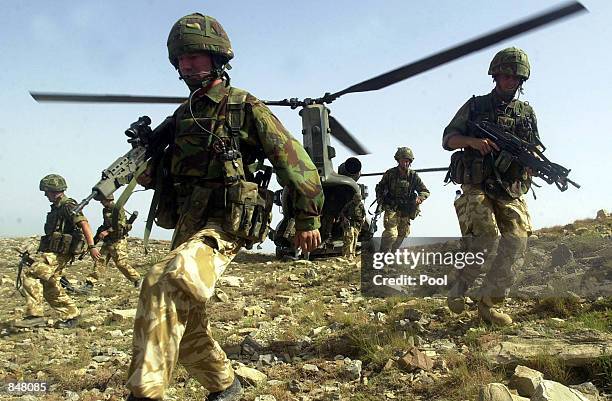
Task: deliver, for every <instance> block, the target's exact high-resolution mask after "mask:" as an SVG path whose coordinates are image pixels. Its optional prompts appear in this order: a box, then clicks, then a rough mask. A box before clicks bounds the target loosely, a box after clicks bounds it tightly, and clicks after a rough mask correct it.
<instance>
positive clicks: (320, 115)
mask: <svg viewBox="0 0 612 401" xmlns="http://www.w3.org/2000/svg"><path fill="white" fill-rule="evenodd" d="M583 11H586V8H585V7H584V6H583V5H582V4H580V3H578V2H570V3H566V4H564V5H561V6H558V7H556V8H554V9H551V10H550V11H547V12H543V13H541V14H537V15H534V16H532V17H530V18H527V19H524V20H521V21H518V22H516V23H514V24H511V25H508V26H506V27H503V28H501V29H499V30H496V31H493V32H490V33H488V34H484V35H482V36H480V37H477V38H475V39H472V40H469V41H466V42H463V43H461V44H459V45H457V46H454V47H451V48H448V49H446V50H443V51H440V52H438V53H435V54H433V55H431V56H428V57H425V58H422V59H420V60H417V61H415V62H412V63H409V64H407V65H404V66H402V67H399V68H396V69H394V70H392V71H389V72H387V73H384V74H381V75H378V76H376V77H373V78H371V79H368V80H366V81H363V82H360V83H358V84H355V85H352V86H350V87H348V88H345V89H343V90H341V91H338V92H334V93H329V92H328V93H325V94H324V95H323V96H321V97H317V98H304V99H301V100H300V99H298V98H290V99H283V100H276V101H271V100H266V101H263V102H264V103H265V104H266V105H269V106H283V107H290V108H291V109H298V108H299V109H300V110H299V115H300V117H301V119H302V135H303V145H304V148H305V149H306V151H307V153H308V154H309V156H310V157H311V159H312V161H313V162H314V165H315V166H316V168H317V170H318V173H319V175H320V177H321V182H322V186H323V191H324V195H325V203H324V206H323V210H322V217H323V218H322V222H323V225H322V227H321V233H322V244H321V246H320V247H319V248H318V249H316V250H315V251H313V252H311V254H310V255H306V256H307V257H311V258H314V257H321V256H331V255H338V254H340V253H341V249H342V229H341V226H340V222H339V221H337V218H336V217H337V216H338V215H339V214H340V210H341V208H342V206H344V205H345V204H346V203H347V202H349V200H351V199H352V198H353V196H354V195H355V194H359V195H360V196H361V198H362V199H363V200H365V199H366V198H367V196H368V188H367V187H366V186H365V185H364V184H360V183H358V182H357V181H358V180H359V178H360V176H361V175H362V174H361V168H362V165H361V162H360V161H359V159H358V158H356V157H349V158H348V159H347V160H346V161H344V162H343V163H341V164H340V165H339V166H338V170H337V171H336V170H335V169H334V165H333V159H334V158H335V156H336V151H335V149H334V147H333V146H332V144H331V136H333V137H334V138H335V139H336V140H338V141H339V142H340V143H342V144H343V145H345V146H346V147H347V148H348V149H350V150H351V152H353V153H354V154H355V155H357V156H359V155H365V154H368V153H369V152H368V151H367V150H366V148H365V147H364V146H363V145H362V144H361V143H360V142H359V141H357V139H355V138H354V137H353V136H352V135H351V134H350V133H349V132H348V131H347V130H346V129H345V128H344V127H343V126H342V125H341V124H340V122H339V121H338V120H337V119H336V118H334V117H333V116H331V115H330V110H329V108H328V107H327V105H329V104H331V103H332V102H333V101H335V100H337V99H338V98H339V97H341V96H343V95H346V94H349V93H357V92H369V91H375V90H379V89H383V88H385V87H387V86H390V85H393V84H395V83H398V82H400V81H403V80H405V79H408V78H410V77H413V76H415V75H418V74H420V73H423V72H425V71H428V70H430V69H433V68H436V67H438V66H440V65H443V64H446V63H449V62H451V61H453V60H456V59H458V58H461V57H463V56H466V55H468V54H470V53H473V52H476V51H478V50H481V49H484V48H486V47H489V46H492V45H494V44H496V43H499V42H501V41H503V40H506V39H509V38H511V37H514V36H516V35H519V34H522V33H525V32H528V31H531V30H533V29H536V28H539V27H542V26H544V25H547V24H550V23H552V22H555V21H558V20H560V19H562V18H566V17H568V16H571V15H573V14H576V13H579V12H583ZM30 94H31V95H32V97H33V98H34V99H35V100H36V101H39V102H85V103H183V102H185V101H186V100H187V98H186V97H165V96H136V95H108V94H105V95H100V94H76V93H50V92H30ZM149 122H150V120H149ZM126 133H127V132H126ZM132 167H133V166H132ZM132 167H130V169H131V170H130V169H128V170H129V172H130V174H132V175H134V174H137V172H136V169H135V168H132ZM443 170H446V168H433V169H423V170H416V171H417V172H419V171H421V172H428V171H443ZM107 171H108V170H105V172H107ZM378 174H382V173H370V174H364V175H378ZM127 181H129V179H128V180H127ZM127 181H122V182H121V184H123V185H124V184H126V183H127ZM115 189H117V188H114V189H113V190H115ZM94 192H95V191H94ZM289 196H290V195H289V191H288V190H286V189H282V190H279V191H277V192H276V193H275V203H276V204H277V205H279V206H280V207H281V208H282V212H283V218H282V220H281V221H280V223H278V224H277V226H276V227H275V229H274V230H272V231H271V235H270V237H271V239H272V240H273V241H274V243H275V245H276V253H277V256H278V257H281V258H284V257H297V256H298V252H299V251H298V250H296V249H295V248H294V245H293V235H294V233H295V229H294V220H293V217H292V216H293V213H292V210H291V207H290V205H291V202H290V200H289ZM93 197H94V193H93V192H92V195H90V197H88V198H87V199H86V200H84V201H83V202H82V204H83V205H84V204H86V203H87V202H88V201H89V200H90V199H92V198H93ZM375 231H376V227H375V224H372V222H371V221H369V220H368V219H367V218H366V221H365V222H364V224H363V226H362V229H361V232H360V234H359V243H358V246H359V247H360V246H362V244H364V246H365V244H366V243H370V240H371V239H372V237H373V235H374V233H375Z"/></svg>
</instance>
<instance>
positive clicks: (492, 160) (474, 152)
mask: <svg viewBox="0 0 612 401" xmlns="http://www.w3.org/2000/svg"><path fill="white" fill-rule="evenodd" d="M529 73H530V66H529V60H528V59H527V54H526V53H525V52H524V51H523V50H521V49H518V48H516V47H510V48H507V49H504V50H501V51H500V52H498V53H497V54H496V55H495V57H493V60H492V61H491V64H490V66H489V75H491V76H492V77H493V80H494V81H495V88H494V89H493V90H492V91H491V92H490V93H489V94H486V95H483V96H473V97H472V98H471V99H469V100H468V101H467V102H466V103H465V104H464V105H463V106H462V107H461V108H460V109H459V111H458V112H457V114H456V115H455V117H454V118H453V119H452V120H451V122H450V123H449V124H448V126H447V127H446V128H445V129H444V135H443V139H442V146H443V147H444V149H446V150H449V151H453V150H456V149H462V150H461V151H459V152H455V153H454V154H453V156H452V159H451V160H452V161H451V169H450V171H449V177H450V178H452V180H453V181H454V182H455V183H457V184H461V189H462V191H463V193H462V194H461V196H459V197H458V198H457V200H455V203H454V205H455V210H456V212H457V217H458V220H459V226H460V228H461V234H462V236H463V242H464V244H465V246H466V247H467V248H468V249H471V250H472V251H474V252H477V251H482V250H484V249H487V250H489V253H490V252H491V250H492V249H493V248H494V247H495V242H496V240H497V237H498V236H499V235H500V234H501V239H500V241H499V245H498V249H497V254H496V256H495V259H494V260H492V261H490V260H489V261H487V263H489V262H490V263H489V264H490V265H491V268H490V270H489V271H488V272H487V274H486V277H485V279H484V283H483V286H482V288H480V293H479V295H478V298H479V301H478V312H479V315H480V317H481V318H482V319H483V320H485V321H487V322H490V323H492V324H495V325H500V326H506V325H509V324H511V323H512V318H511V317H510V316H509V315H507V314H506V313H503V312H502V311H501V310H500V309H499V307H498V306H501V304H502V303H503V301H504V299H505V297H506V295H507V292H508V288H509V287H510V286H511V285H512V283H513V280H514V273H513V269H516V268H517V267H519V265H520V263H521V260H522V258H523V256H524V253H525V247H526V239H527V237H528V236H529V234H530V232H531V220H530V217H529V213H528V211H527V204H526V202H525V199H524V197H523V195H524V194H525V193H527V191H528V190H529V188H530V185H531V176H530V174H529V171H527V169H526V168H524V167H523V166H521V165H519V164H518V163H517V162H516V161H514V160H510V159H509V158H507V157H505V155H504V152H499V148H498V146H497V145H496V144H495V142H493V141H491V140H490V139H481V138H479V137H478V135H477V134H476V132H475V131H474V128H472V127H471V126H470V124H468V121H471V122H474V123H479V122H482V121H489V122H491V123H495V124H498V125H500V126H501V127H503V128H504V129H505V130H506V131H507V132H509V133H511V134H512V135H514V136H516V137H517V138H520V139H521V140H524V141H527V142H529V143H532V144H536V145H541V143H540V139H539V135H538V128H537V123H536V116H535V113H534V111H533V108H532V107H531V106H530V105H529V104H528V103H527V102H523V101H520V100H518V98H517V97H515V96H517V94H520V93H521V92H522V85H523V83H524V82H525V81H526V80H527V79H528V78H529ZM488 259H491V258H488ZM480 268H482V266H478V267H474V266H472V267H466V268H464V269H462V270H458V271H457V272H456V273H457V277H456V279H455V283H454V284H453V286H452V288H451V290H450V293H449V298H448V306H449V308H450V309H451V310H452V311H453V312H455V313H461V312H462V311H463V310H464V308H465V303H464V296H465V293H466V291H467V290H468V288H469V287H470V285H471V284H472V283H473V282H474V280H475V279H476V278H477V277H478V275H479V273H480Z"/></svg>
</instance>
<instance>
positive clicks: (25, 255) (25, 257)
mask: <svg viewBox="0 0 612 401" xmlns="http://www.w3.org/2000/svg"><path fill="white" fill-rule="evenodd" d="M13 249H14V250H15V251H17V253H18V254H19V257H20V259H19V264H18V265H17V278H16V279H15V288H17V290H18V291H19V292H20V293H21V295H23V296H24V297H25V293H24V292H23V280H22V279H21V273H22V271H23V268H24V267H30V266H32V264H33V263H34V259H33V258H32V256H30V251H29V250H27V249H26V250H24V251H22V250H20V249H19V248H13Z"/></svg>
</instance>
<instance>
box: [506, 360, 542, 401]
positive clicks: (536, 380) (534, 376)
mask: <svg viewBox="0 0 612 401" xmlns="http://www.w3.org/2000/svg"><path fill="white" fill-rule="evenodd" d="M542 380H544V375H543V374H542V373H540V372H538V371H537V370H533V369H530V368H528V367H526V366H522V365H517V367H516V368H515V369H514V374H513V375H512V377H511V378H510V383H509V386H510V388H514V389H516V390H517V391H518V393H519V394H520V395H522V396H524V397H531V396H532V395H533V393H534V392H535V389H536V387H538V385H539V384H540V382H541V381H542Z"/></svg>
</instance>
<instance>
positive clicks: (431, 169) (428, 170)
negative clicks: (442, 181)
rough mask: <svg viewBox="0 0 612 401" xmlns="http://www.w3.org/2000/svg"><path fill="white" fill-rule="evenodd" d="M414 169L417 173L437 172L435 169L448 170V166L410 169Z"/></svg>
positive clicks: (366, 174)
mask: <svg viewBox="0 0 612 401" xmlns="http://www.w3.org/2000/svg"><path fill="white" fill-rule="evenodd" d="M412 171H415V172H417V173H433V172H437V171H448V167H431V168H419V169H416V170H412ZM383 174H385V173H384V172H383V173H365V174H361V177H371V176H375V175H383Z"/></svg>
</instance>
